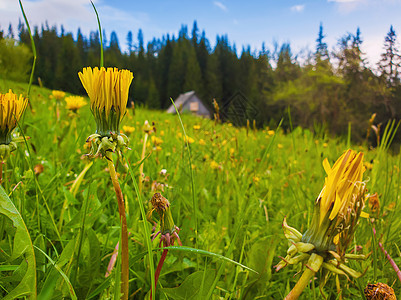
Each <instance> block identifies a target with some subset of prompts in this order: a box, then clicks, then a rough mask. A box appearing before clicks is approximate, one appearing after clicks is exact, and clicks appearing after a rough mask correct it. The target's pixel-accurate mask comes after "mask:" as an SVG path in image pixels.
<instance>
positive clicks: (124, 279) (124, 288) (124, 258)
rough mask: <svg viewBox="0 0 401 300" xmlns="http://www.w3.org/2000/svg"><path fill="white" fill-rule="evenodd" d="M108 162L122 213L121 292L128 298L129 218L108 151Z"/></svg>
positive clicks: (123, 297) (123, 296)
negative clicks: (126, 214)
mask: <svg viewBox="0 0 401 300" xmlns="http://www.w3.org/2000/svg"><path fill="white" fill-rule="evenodd" d="M106 158H107V163H108V167H109V172H110V178H111V181H112V182H113V187H114V190H115V192H116V196H117V202H118V212H119V213H120V221H121V293H122V294H123V295H122V299H124V300H126V299H128V292H129V256H128V230H127V218H126V216H125V205H124V197H123V193H122V191H121V187H120V184H119V182H118V177H117V172H116V169H115V167H114V162H113V157H112V155H111V153H110V152H109V153H107V156H106Z"/></svg>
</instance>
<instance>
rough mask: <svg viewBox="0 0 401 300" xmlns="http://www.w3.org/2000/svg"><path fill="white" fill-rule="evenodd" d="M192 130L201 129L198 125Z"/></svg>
mask: <svg viewBox="0 0 401 300" xmlns="http://www.w3.org/2000/svg"><path fill="white" fill-rule="evenodd" d="M193 128H194V130H199V129H200V128H201V127H200V125H194V127H193Z"/></svg>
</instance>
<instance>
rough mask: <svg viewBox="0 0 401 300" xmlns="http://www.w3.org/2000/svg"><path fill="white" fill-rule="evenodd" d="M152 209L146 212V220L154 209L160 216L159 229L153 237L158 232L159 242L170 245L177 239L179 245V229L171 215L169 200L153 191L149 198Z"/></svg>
mask: <svg viewBox="0 0 401 300" xmlns="http://www.w3.org/2000/svg"><path fill="white" fill-rule="evenodd" d="M150 204H151V205H152V209H151V210H150V211H149V212H148V220H150V219H151V217H152V213H153V212H154V211H156V212H157V213H158V214H159V217H160V231H158V232H157V233H156V234H155V235H154V237H153V239H155V238H156V236H157V235H158V234H161V238H160V244H161V243H162V242H163V243H164V246H166V247H167V246H171V245H173V244H174V240H175V239H177V240H178V243H179V244H180V245H181V240H180V237H179V236H178V233H179V231H180V229H179V228H178V227H177V226H176V225H175V224H174V220H173V216H172V215H171V210H170V202H169V201H168V200H167V199H166V198H165V197H163V196H162V194H160V193H155V194H154V195H153V197H152V199H151V200H150Z"/></svg>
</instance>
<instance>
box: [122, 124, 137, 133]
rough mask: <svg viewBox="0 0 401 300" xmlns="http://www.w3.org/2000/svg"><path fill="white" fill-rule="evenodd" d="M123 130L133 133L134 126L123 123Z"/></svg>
mask: <svg viewBox="0 0 401 300" xmlns="http://www.w3.org/2000/svg"><path fill="white" fill-rule="evenodd" d="M123 131H124V132H125V133H126V134H131V133H133V132H134V131H135V127H133V126H127V125H124V126H123Z"/></svg>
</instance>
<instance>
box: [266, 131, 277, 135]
mask: <svg viewBox="0 0 401 300" xmlns="http://www.w3.org/2000/svg"><path fill="white" fill-rule="evenodd" d="M267 134H268V135H270V136H272V135H274V134H275V131H274V130H268V131H267Z"/></svg>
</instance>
